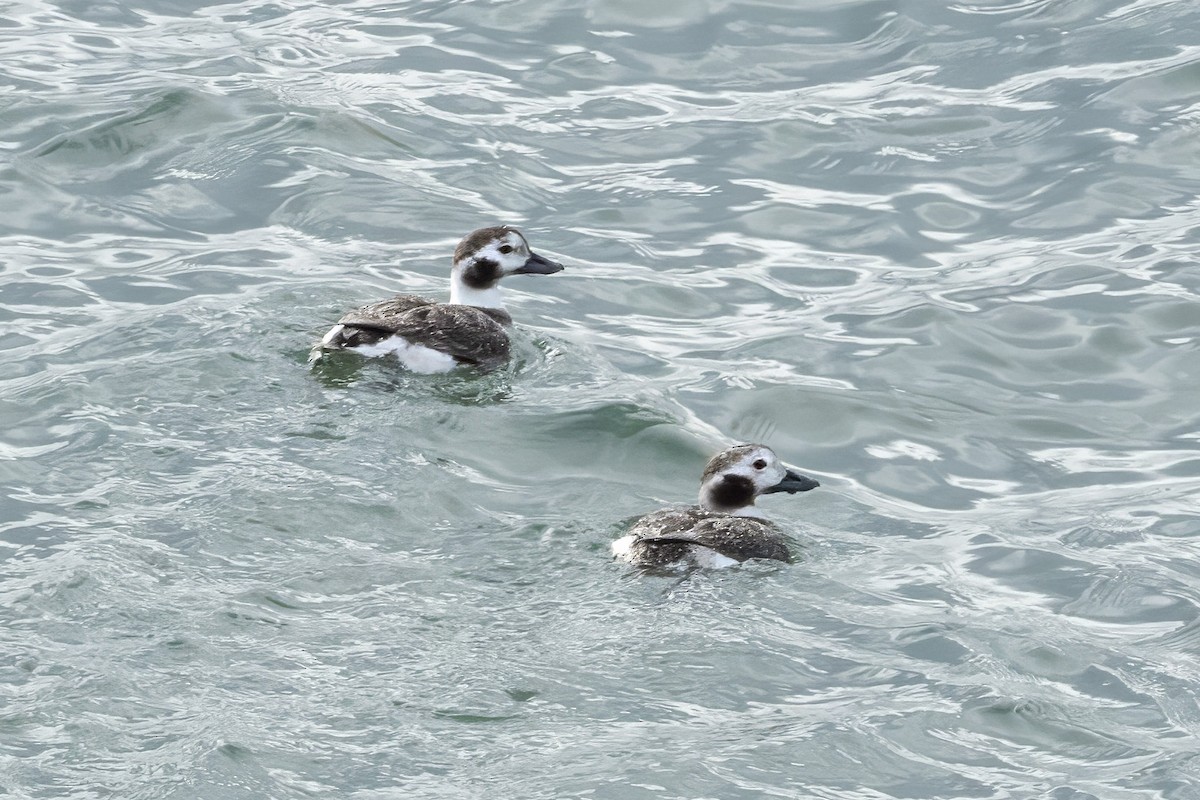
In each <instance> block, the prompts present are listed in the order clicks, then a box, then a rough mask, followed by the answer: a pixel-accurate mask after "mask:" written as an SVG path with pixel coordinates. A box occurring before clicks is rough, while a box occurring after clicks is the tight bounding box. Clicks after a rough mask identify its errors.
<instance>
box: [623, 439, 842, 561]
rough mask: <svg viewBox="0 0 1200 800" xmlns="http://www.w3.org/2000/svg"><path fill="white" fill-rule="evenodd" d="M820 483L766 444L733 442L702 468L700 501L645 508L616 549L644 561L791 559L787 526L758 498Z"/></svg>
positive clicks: (807, 489)
mask: <svg viewBox="0 0 1200 800" xmlns="http://www.w3.org/2000/svg"><path fill="white" fill-rule="evenodd" d="M818 486H820V484H819V483H818V482H817V481H815V480H813V479H812V478H809V477H807V476H804V475H801V474H800V473H798V472H796V471H794V470H792V469H789V468H788V467H786V466H785V465H784V464H783V463H782V462H781V461H780V460H779V457H778V456H777V455H775V451H774V450H772V449H771V448H769V447H767V446H766V445H762V444H743V445H737V446H736V447H730V448H729V449H727V450H725V451H723V452H721V453H718V454H717V455H715V456H713V457H712V458H711V459H710V460H709V462H708V465H707V466H706V467H705V468H704V473H703V475H701V476H700V502H699V504H698V505H694V506H687V507H684V508H667V509H662V510H660V511H655V512H653V513H650V514H647V515H646V516H644V517H642V518H640V519H639V520H637V522H635V523H634V524H633V527H632V528H630V530H629V534H628V535H626V536H623V537H621V538H620V539H618V540H617V541H615V542H613V544H612V552H613V555H614V556H616V557H617V558H619V559H621V560H623V561H628V562H629V563H631V564H636V565H638V566H644V567H670V566H697V567H728V566H732V565H734V564H738V563H741V562H743V561H746V560H747V559H751V558H766V559H773V560H775V561H791V560H792V553H791V550H790V549H789V548H788V544H787V539H786V537H785V536H784V534H783V531H781V530H780V529H779V527H778V526H776V525H775V524H774V523H773V522H770V521H769V520H767V519H765V518H763V517H762V515H761V514H760V512H759V510H758V509H757V508H756V507H755V505H754V500H755V498H757V497H758V496H759V495H763V494H771V493H773V492H788V493H789V494H793V493H795V492H807V491H809V490H811V489H815V488H817V487H818Z"/></svg>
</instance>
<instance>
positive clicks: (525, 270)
mask: <svg viewBox="0 0 1200 800" xmlns="http://www.w3.org/2000/svg"><path fill="white" fill-rule="evenodd" d="M562 268H563V265H562V264H560V263H558V262H557V261H551V260H550V259H548V258H546V257H545V256H539V255H538V254H537V253H534V252H532V251H531V252H530V253H529V260H528V261H526V262H525V263H524V264H522V265H521V266H520V267H518V268H517V269H514V270H513V275H553V274H554V273H556V272H562Z"/></svg>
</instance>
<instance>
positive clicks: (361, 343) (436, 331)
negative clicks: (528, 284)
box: [320, 225, 563, 373]
mask: <svg viewBox="0 0 1200 800" xmlns="http://www.w3.org/2000/svg"><path fill="white" fill-rule="evenodd" d="M562 268H563V265H562V264H560V263H558V262H557V261H551V260H550V259H548V258H545V257H543V256H540V255H538V254H537V253H535V252H533V251H532V250H531V249H530V248H529V243H528V242H527V241H525V236H524V235H523V234H522V233H521V232H520V231H519V230H517V229H516V228H512V227H509V226H508V225H500V226H497V227H492V228H480V229H479V230H477V231H473V232H472V233H469V234H467V236H466V237H465V238H463V240H462V241H461V242H459V243H458V247H457V248H455V250H454V265H453V267H451V269H450V302H449V303H438V302H435V301H433V300H427V299H425V298H423V297H417V296H416V295H411V294H400V295H396V296H395V297H392V298H390V299H388V300H382V301H380V302H378V303H372V304H371V305H367V306H363V307H362V308H358V309H355V310H354V311H351V312H349V313H348V314H346V315H345V316H343V317H342V318H341V319H340V320H338V322H337V324H336V325H334V326H333V327H332V328H330V330H329V332H328V333H327V334H325V336H324V337H323V338H322V339H321V344H320V347H321V348H322V349H325V350H351V351H354V352H356V353H359V354H361V355H364V356H388V355H394V356H395V357H396V358H397V359H398V360H399V361H400V363H401V364H403V365H404V366H405V367H407V368H408V369H410V370H412V371H413V372H422V373H436V372H449V371H450V370H452V369H454V368H456V367H459V366H463V365H466V366H472V367H476V368H478V369H480V370H482V371H487V370H491V369H495V368H496V367H498V366H500V365H501V364H503V363H504V362H505V361H507V360H508V357H509V352H510V350H511V345H510V343H509V340H508V332H507V331H506V330H505V328H506V327H507V326H509V325H512V317H511V316H510V315H509V313H508V311H507V310H505V308H504V299H503V297H502V295H501V292H500V285H499V284H500V280H501V279H502V278H504V277H507V276H508V275H552V274H554V273H555V272H560V271H561V270H562Z"/></svg>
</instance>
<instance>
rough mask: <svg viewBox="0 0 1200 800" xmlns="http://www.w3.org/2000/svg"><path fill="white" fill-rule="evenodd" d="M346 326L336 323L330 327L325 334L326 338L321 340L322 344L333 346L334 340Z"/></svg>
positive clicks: (323, 345)
mask: <svg viewBox="0 0 1200 800" xmlns="http://www.w3.org/2000/svg"><path fill="white" fill-rule="evenodd" d="M345 327H346V326H345V325H334V326H333V327H332V328H330V329H329V333H327V334H325V338H323V339H322V340H321V346H322V347H333V340H334V339H336V338H337V337H338V334H339V333H341V332H342V329H343V328H345Z"/></svg>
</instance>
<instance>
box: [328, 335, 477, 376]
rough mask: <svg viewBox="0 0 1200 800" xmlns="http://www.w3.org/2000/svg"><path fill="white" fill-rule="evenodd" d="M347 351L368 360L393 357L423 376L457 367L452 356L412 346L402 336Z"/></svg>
mask: <svg viewBox="0 0 1200 800" xmlns="http://www.w3.org/2000/svg"><path fill="white" fill-rule="evenodd" d="M348 349H349V350H352V351H354V352H355V353H358V354H360V355H364V356H367V357H368V358H375V357H378V356H388V355H394V356H395V357H396V358H397V359H398V360H399V361H400V363H401V364H403V365H404V366H405V367H406V368H407V369H410V370H412V371H413V372H419V373H421V374H423V375H431V374H433V373H435V372H449V371H450V370H452V369H454V368H455V367H457V366H458V362H457V361H455V360H454V356H451V355H449V354H447V353H443V352H442V351H440V350H434V349H433V348H432V347H426V346H425V345H423V344H413V343H412V342H410V341H408V340H407V339H405V338H404V337H403V336H389V337H388V338H386V339H383V340H382V341H378V342H376V343H375V344H368V345H364V346H362V347H351V348H348Z"/></svg>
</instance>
